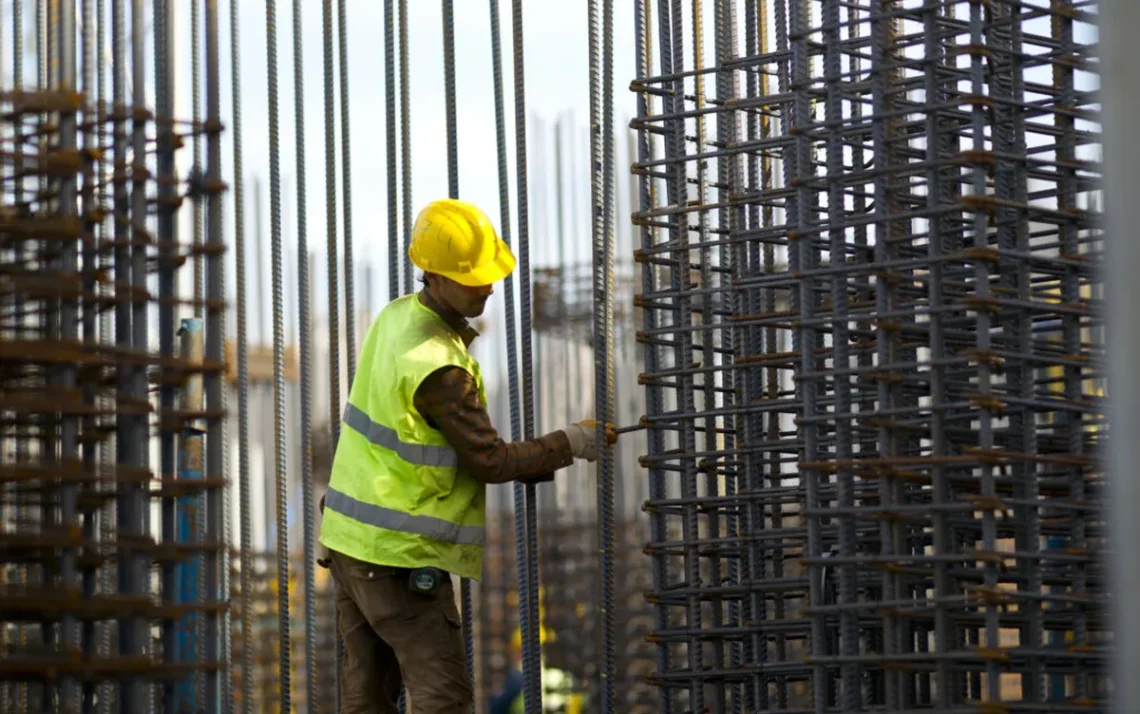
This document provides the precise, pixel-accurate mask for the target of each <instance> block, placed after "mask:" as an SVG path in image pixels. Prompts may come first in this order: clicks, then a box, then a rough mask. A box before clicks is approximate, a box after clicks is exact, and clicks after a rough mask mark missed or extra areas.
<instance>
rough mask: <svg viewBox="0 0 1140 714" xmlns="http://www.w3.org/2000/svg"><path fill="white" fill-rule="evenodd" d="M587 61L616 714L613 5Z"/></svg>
mask: <svg viewBox="0 0 1140 714" xmlns="http://www.w3.org/2000/svg"><path fill="white" fill-rule="evenodd" d="M587 12H588V14H589V34H590V37H589V57H590V127H591V132H590V155H591V159H592V160H591V169H592V170H591V172H590V186H591V192H590V194H591V196H590V197H591V208H592V209H593V225H592V234H593V293H594V294H593V298H594V322H593V331H594V349H595V354H596V356H595V358H594V394H595V396H594V402H595V404H596V414H595V418H596V419H597V433H596V438H597V440H598V444H599V459H598V467H597V508H598V550H599V552H600V554H601V573H600V575H601V577H600V578H599V581H600V588H599V592H598V593H597V597H598V615H599V620H600V627H598V630H597V631H598V632H599V634H600V638H601V652H600V660H601V661H600V662H599V676H600V680H601V691H600V692H599V702H600V707H599V709H600V710H601V711H603V712H612V711H614V705H615V691H614V685H615V682H614V675H615V671H614V655H615V652H614V647H615V639H614V608H615V605H616V603H614V562H613V558H614V523H613V521H614V512H613V511H614V502H613V500H614V452H613V448H612V447H611V446H609V445H607V444H606V438H605V435H606V424H607V423H610V422H611V420H612V419H613V411H614V404H613V401H614V374H613V360H614V349H613V338H614V331H613V297H614V296H613V292H614V286H613V264H614V246H613V198H614V196H613V188H614V187H613V181H614V177H613V171H614V155H613V3H612V2H609V0H603V1H602V8H601V13H600V14H601V17H600V18H599V11H598V3H597V2H595V1H594V0H591V2H590V3H589V4H588V8H587Z"/></svg>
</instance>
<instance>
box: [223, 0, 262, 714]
mask: <svg viewBox="0 0 1140 714" xmlns="http://www.w3.org/2000/svg"><path fill="white" fill-rule="evenodd" d="M239 15H240V13H239V10H238V0H230V83H231V87H230V88H231V92H232V96H231V98H230V101H231V107H232V110H231V111H232V112H233V120H232V121H233V151H234V178H233V186H234V199H233V200H234V276H235V278H234V279H235V281H236V293H237V294H236V296H235V303H236V304H235V307H236V309H237V335H235V341H236V343H237V379H238V384H237V388H238V519H239V527H240V531H241V533H240V538H241V541H240V548H241V558H240V562H239V567H240V571H239V583H238V588H239V605H238V607H239V609H240V611H241V640H240V642H241V670H240V671H241V711H242V714H252V712H253V638H252V632H251V630H252V629H253V611H252V606H253V600H252V598H251V597H250V595H251V593H250V591H251V590H252V589H253V524H252V514H251V512H250V511H251V505H252V504H251V500H252V492H251V490H250V475H249V451H250V438H249V336H248V329H249V322H248V320H247V317H246V314H247V300H246V265H245V248H246V244H245V167H244V160H243V159H244V157H243V154H242V149H243V143H242V142H243V137H242V114H241V107H242V102H241V25H240V24H239ZM256 234H257V232H256V231H255V235H256ZM258 272H259V273H260V272H261V271H260V269H259V270H258ZM227 517H228V514H227Z"/></svg>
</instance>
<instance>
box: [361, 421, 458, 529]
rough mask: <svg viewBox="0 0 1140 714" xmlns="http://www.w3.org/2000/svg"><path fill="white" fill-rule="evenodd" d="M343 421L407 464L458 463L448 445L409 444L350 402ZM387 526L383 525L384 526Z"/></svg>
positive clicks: (454, 464)
mask: <svg viewBox="0 0 1140 714" xmlns="http://www.w3.org/2000/svg"><path fill="white" fill-rule="evenodd" d="M344 423H345V424H347V425H348V426H351V427H352V428H353V429H356V430H357V431H359V432H360V433H361V434H363V435H364V438H366V439H368V441H370V442H372V443H373V444H375V445H376V446H382V447H384V448H385V449H388V450H389V451H395V452H396V455H397V456H399V457H400V458H401V459H403V460H404V461H407V462H408V463H409V464H417V465H420V466H443V467H446V468H451V467H455V466H458V465H459V455H458V454H456V453H455V449H452V448H451V447H449V446H430V445H426V444H409V443H408V442H406V441H400V437H399V436H398V435H397V434H396V432H394V431H392V430H391V429H389V428H388V427H386V426H384V425H383V424H377V423H376V422H374V421H372V419H370V418H369V417H368V415H367V414H365V413H364V412H362V411H360V409H358V408H357V407H355V406H353V405H352V404H348V405H347V406H345V408H344ZM386 527H387V526H385V528H386Z"/></svg>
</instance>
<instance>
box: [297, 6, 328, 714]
mask: <svg viewBox="0 0 1140 714" xmlns="http://www.w3.org/2000/svg"><path fill="white" fill-rule="evenodd" d="M302 7H303V3H302V2H301V0H293V102H294V104H293V116H294V122H295V124H294V126H295V131H296V135H295V140H296V172H297V173H296V181H297V198H296V201H297V203H296V208H297V288H298V290H297V296H298V300H297V320H298V322H299V325H300V327H299V330H298V336H299V338H300V342H301V344H300V355H299V358H300V364H299V365H298V366H299V367H300V369H301V385H300V386H301V405H300V406H301V410H300V413H299V414H298V415H297V416H298V417H299V422H300V424H299V426H300V430H301V519H302V539H303V554H304V562H303V563H302V566H301V567H302V573H304V578H305V582H304V592H305V602H304V608H305V625H304V627H305V704H306V707H307V710H308V711H309V712H314V713H315V712H319V711H320V710H321V703H320V701H319V699H318V696H317V684H318V682H317V678H318V672H317V669H316V662H317V633H316V612H317V611H316V607H317V603H316V599H317V590H316V573H315V568H316V567H317V555H316V504H315V503H314V501H313V496H314V492H313V438H312V417H311V415H310V412H311V409H312V406H313V368H312V360H313V339H312V332H311V329H312V324H311V322H310V320H311V315H312V308H311V305H310V295H311V294H312V293H311V288H312V276H311V275H310V274H309V239H308V225H309V221H308V218H309V214H308V206H307V200H306V199H307V195H308V191H307V186H308V183H307V181H306V175H307V174H306V168H305V83H304V76H303V74H304V66H305V63H304V47H303V43H302V34H303V28H304V23H303V20H302V17H303V16H302ZM326 12H327V3H326ZM326 19H327V18H326ZM326 24H327V23H326ZM327 29H328V28H327V27H326V30H327ZM326 42H328V40H327V39H326ZM326 69H327V67H326ZM326 86H327V85H326Z"/></svg>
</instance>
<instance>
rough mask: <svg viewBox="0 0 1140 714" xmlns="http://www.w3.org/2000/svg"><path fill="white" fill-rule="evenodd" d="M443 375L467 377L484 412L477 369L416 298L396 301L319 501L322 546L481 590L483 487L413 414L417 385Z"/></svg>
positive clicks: (377, 327) (366, 362) (364, 355)
mask: <svg viewBox="0 0 1140 714" xmlns="http://www.w3.org/2000/svg"><path fill="white" fill-rule="evenodd" d="M448 366H455V367H460V368H462V369H465V370H467V372H468V373H470V374H471V376H472V377H474V379H475V382H476V384H477V386H478V388H479V397H480V398H481V399H482V400H483V403H484V404H486V403H487V398H486V394H485V392H484V389H483V376H482V373H481V372H480V370H479V363H478V362H476V361H475V358H474V357H472V356H471V355H470V354H469V353H468V352H467V347H466V345H465V344H464V343H463V340H462V339H460V337H459V335H458V334H456V333H455V331H454V330H452V329H451V328H450V327H449V326H448V325H447V323H445V322H444V320H443V318H442V317H440V316H439V315H438V314H437V313H436V312H435V311H434V310H432V309H431V308H429V307H427V306H426V305H424V304H422V303H421V302H420V301H419V297H418V296H417V295H407V296H404V297H402V298H399V299H398V300H395V301H393V302H392V303H390V304H389V305H388V306H387V307H385V308H384V309H383V310H382V311H381V312H380V314H379V315H378V316H377V317H376V320H374V321H373V323H372V326H371V327H370V328H369V329H368V334H367V335H365V337H364V344H363V345H362V346H361V350H360V363H359V364H358V365H357V370H356V377H355V379H354V380H353V382H352V390H351V392H350V393H349V395H348V404H347V405H346V406H345V410H344V422H343V424H344V427H343V428H342V429H341V432H340V441H339V442H338V443H337V448H336V455H335V456H334V457H333V465H332V474H331V477H330V479H329V489H328V492H327V493H326V495H325V512H324V519H323V521H322V523H321V536H320V542H321V544H322V545H324V546H325V547H326V548H328V549H329V550H333V551H336V552H338V553H343V554H344V555H347V556H350V557H352V558H356V559H358V560H363V561H366V562H369V563H376V564H378V565H387V566H390V567H395V568H418V567H427V566H434V567H437V568H442V569H443V570H446V571H448V572H450V573H454V574H456V575H459V576H461V577H466V578H473V579H475V580H479V578H480V576H481V575H482V571H483V538H484V524H485V517H486V487H485V486H484V485H483V484H482V483H480V482H479V481H476V480H475V479H474V478H473V477H471V476H470V475H469V474H467V473H466V472H465V471H464V470H463V469H462V468H461V467H460V466H459V459H458V456H457V454H456V453H455V450H454V449H452V448H451V446H450V445H449V444H448V443H447V440H446V439H444V438H443V435H442V434H441V433H440V432H439V431H437V430H436V429H433V428H432V427H431V426H429V425H428V423H427V422H426V421H425V420H424V418H423V417H422V416H421V415H420V413H419V412H418V411H416V408H415V406H413V399H414V396H415V393H416V390H417V389H418V388H419V386H420V383H421V382H423V380H424V379H425V378H426V377H427V376H428V375H430V374H431V373H432V372H435V371H436V370H438V369H440V368H441V367H448Z"/></svg>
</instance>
